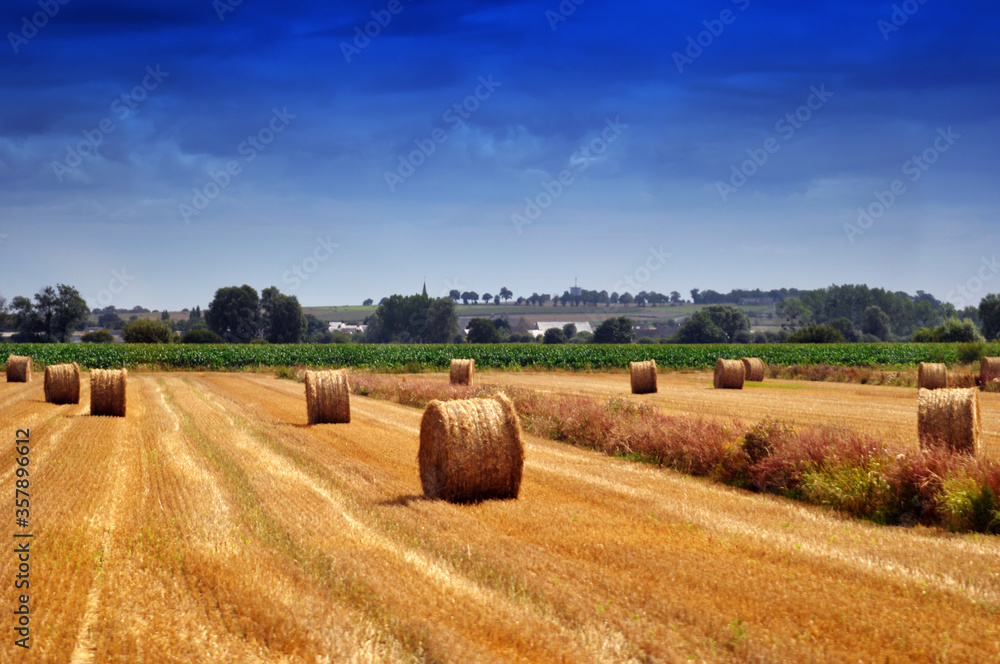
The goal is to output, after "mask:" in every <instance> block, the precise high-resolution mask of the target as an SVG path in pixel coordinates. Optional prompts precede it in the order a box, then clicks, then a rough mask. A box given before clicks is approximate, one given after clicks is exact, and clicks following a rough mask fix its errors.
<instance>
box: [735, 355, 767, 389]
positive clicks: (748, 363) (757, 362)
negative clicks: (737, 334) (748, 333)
mask: <svg viewBox="0 0 1000 664" xmlns="http://www.w3.org/2000/svg"><path fill="white" fill-rule="evenodd" d="M740 362H742V363H743V372H744V378H745V379H746V380H752V381H753V382H755V383H760V382H763V380H764V374H765V373H766V372H767V365H766V364H764V360H762V359H760V358H759V357H744V358H743V359H742V360H740Z"/></svg>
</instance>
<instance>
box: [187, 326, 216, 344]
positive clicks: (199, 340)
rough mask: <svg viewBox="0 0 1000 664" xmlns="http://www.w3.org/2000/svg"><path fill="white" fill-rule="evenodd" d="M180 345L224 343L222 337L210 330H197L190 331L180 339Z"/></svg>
mask: <svg viewBox="0 0 1000 664" xmlns="http://www.w3.org/2000/svg"><path fill="white" fill-rule="evenodd" d="M181 343H182V344H221V343H225V341H223V339H222V337H220V336H219V335H218V334H216V333H215V332H212V331H211V330H205V329H199V330H191V331H190V332H187V333H186V334H185V335H184V336H183V337H181Z"/></svg>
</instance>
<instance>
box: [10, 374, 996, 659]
mask: <svg viewBox="0 0 1000 664" xmlns="http://www.w3.org/2000/svg"><path fill="white" fill-rule="evenodd" d="M483 377H484V379H486V380H487V381H496V380H498V379H500V378H510V379H512V381H513V380H514V379H518V380H520V381H521V382H528V383H536V384H535V385H534V386H536V387H540V386H542V385H544V384H546V381H547V382H548V383H550V384H554V387H555V388H557V389H567V385H569V384H572V383H574V382H575V381H579V382H580V383H581V384H584V385H585V389H586V390H590V391H596V392H601V391H602V390H603V391H614V390H620V391H621V392H624V393H627V392H628V391H629V381H628V377H627V376H626V375H613V376H589V375H584V374H580V375H572V374H565V375H558V374H540V375H528V374H507V375H500V374H483ZM442 378H443V379H444V380H445V381H447V380H448V378H447V376H442ZM710 378H711V376H710V375H709V380H708V381H707V384H705V383H706V381H705V379H704V376H701V377H700V382H695V381H689V379H688V377H683V376H682V377H680V378H678V377H677V376H674V375H664V376H661V390H660V393H659V394H658V395H652V396H651V397H643V398H652V399H654V400H655V401H656V402H657V403H660V400H661V399H662V403H663V404H664V407H668V400H673V399H675V398H677V396H676V393H679V394H680V395H681V396H680V398H679V399H680V400H679V402H678V403H677V405H676V406H674V408H681V409H685V408H686V409H690V410H692V411H695V410H698V409H700V408H702V407H706V408H707V407H708V406H707V404H710V403H712V402H713V400H714V401H715V402H719V401H720V400H721V401H722V403H724V404H735V403H737V402H736V401H729V400H733V399H739V398H757V397H760V398H763V397H764V396H765V395H767V394H769V393H768V392H764V391H763V390H764V388H755V387H754V388H748V389H746V390H744V391H742V392H733V393H732V394H730V393H729V392H728V391H727V392H726V393H722V391H714V390H712V388H711V380H710ZM776 382H778V381H771V382H769V383H767V384H766V385H768V386H769V387H768V388H767V389H770V390H772V392H771V393H770V394H776V395H777V396H778V397H781V399H777V400H776V402H777V403H778V404H780V405H781V407H782V408H783V409H784V410H785V411H786V412H789V413H792V414H802V413H804V412H805V411H804V410H803V406H802V404H801V403H799V402H796V401H794V399H793V397H796V395H797V392H796V391H795V390H791V389H788V390H782V389H781V388H780V387H775V386H774V383H776ZM664 383H666V385H664ZM837 387H842V386H837ZM843 387H847V388H848V389H847V390H844V391H843V394H844V395H851V394H853V393H854V392H852V390H855V391H856V390H857V386H853V387H852V386H843ZM12 388H13V389H12ZM664 388H666V389H664ZM89 389H90V388H89V381H87V380H85V381H82V386H81V392H82V394H81V399H80V402H79V403H77V404H67V405H61V406H56V405H53V404H47V403H45V400H44V395H43V389H42V384H41V381H34V382H32V383H27V384H11V385H4V386H3V387H2V389H0V408H2V410H0V420H2V422H3V426H4V430H5V431H8V432H9V434H10V435H8V436H6V440H5V442H4V443H3V444H4V445H5V446H6V447H7V449H5V450H4V451H3V453H2V455H0V476H2V477H4V478H5V480H4V482H5V486H11V477H12V475H13V472H14V465H13V459H14V454H13V450H12V449H11V448H12V447H13V445H14V442H13V435H12V434H13V432H14V430H15V429H16V428H25V427H30V428H31V441H32V446H33V447H32V452H31V454H32V460H31V468H32V472H33V474H32V476H31V480H32V485H31V486H32V517H31V519H32V529H33V531H34V532H35V534H36V539H35V540H34V542H33V544H32V567H31V602H32V614H31V616H32V618H31V620H32V622H31V624H32V627H33V631H32V648H31V650H30V651H29V652H24V653H22V652H20V649H18V652H16V653H15V652H14V649H13V647H12V646H11V645H10V644H9V643H8V644H5V645H4V646H3V647H2V648H0V661H14V660H15V659H16V661H32V662H90V661H95V662H140V661H145V662H187V661H198V662H310V663H312V662H455V663H462V664H465V663H470V662H475V663H479V662H553V663H554V662H567V663H575V662H687V661H697V662H858V661H862V662H935V661H941V662H944V661H947V662H995V661H1000V659H998V653H1000V538H997V537H992V536H981V535H980V536H975V535H969V536H958V535H949V534H945V533H941V532H939V531H936V530H928V529H921V528H918V529H903V528H887V527H879V526H875V525H872V524H868V523H863V522H857V521H851V520H847V519H844V518H841V517H839V516H837V515H835V514H832V513H830V512H827V511H824V510H822V509H819V508H813V507H808V506H804V505H802V504H797V503H793V502H790V501H786V500H783V499H779V498H774V497H768V496H760V495H750V494H746V493H742V492H739V491H735V490H732V489H728V488H725V487H721V486H717V485H713V484H710V483H708V482H705V481H701V480H695V479H691V478H688V477H684V476H681V475H678V474H675V473H672V472H669V471H663V470H658V469H656V468H653V467H650V466H647V465H642V464H636V463H631V462H627V461H622V460H618V459H612V458H609V457H606V456H603V455H600V454H597V453H593V452H589V451H585V450H580V449H576V448H572V447H568V446H565V445H562V444H559V443H555V442H551V441H547V440H542V439H539V438H536V437H534V436H531V435H527V434H525V435H523V438H522V441H523V444H524V448H525V461H524V472H523V480H522V483H521V486H520V495H519V498H518V499H517V500H511V501H488V502H484V503H479V504H472V505H454V504H450V503H447V502H444V501H429V500H424V499H423V498H422V490H421V483H420V477H419V473H418V467H417V450H418V446H419V430H420V422H421V416H422V412H421V411H420V410H419V409H416V408H410V407H406V406H399V405H395V404H391V403H387V402H381V401H376V400H372V399H368V398H364V397H357V396H356V397H354V398H353V399H352V404H351V410H352V418H351V423H350V424H336V425H333V424H331V425H316V426H308V423H307V414H306V409H305V407H304V402H303V400H304V396H303V389H302V385H301V384H300V383H296V382H293V381H290V380H279V379H277V378H274V377H271V376H268V375H263V374H222V373H211V374H197V373H164V374H155V373H133V374H131V375H130V376H129V381H128V384H127V388H126V389H127V400H128V404H129V405H128V417H127V418H94V417H89V415H88V406H87V403H88V402H89V396H90V395H89ZM883 390H885V388H883ZM904 391H905V392H906V394H907V395H908V399H909V404H908V403H907V402H906V401H904V400H903V399H902V398H900V399H898V400H896V398H895V396H894V395H895V392H893V391H892V390H888V391H883V392H880V394H886V395H889V396H887V397H886V398H885V399H884V400H883V401H884V404H883V406H885V405H889V406H891V408H890V409H889V410H890V414H889V417H890V418H891V417H896V415H894V414H893V413H894V412H895V409H898V410H899V411H900V412H902V411H903V410H907V411H908V412H910V413H911V416H912V419H913V429H914V432H913V433H914V436H915V434H916V410H915V409H916V405H915V396H914V393H913V390H912V389H910V390H904ZM833 392H836V393H839V392H837V391H833ZM616 393H617V392H616ZM699 395H701V396H699ZM835 396H836V394H831V395H825V393H824V392H823V391H814V392H813V393H812V398H813V399H814V400H816V401H817V402H818V406H817V407H818V408H819V409H820V410H822V409H824V408H828V406H827V405H823V404H824V403H827V401H832V400H833V399H834V397H835ZM983 396H984V397H985V396H992V395H983ZM790 399H792V402H791V404H789V400H790ZM856 401H857V402H858V403H859V404H861V403H866V402H867V403H872V402H873V401H874V400H873V399H872V398H871V396H869V397H867V398H862V397H857V399H856ZM984 402H985V403H984V418H985V419H986V420H987V421H989V419H990V417H991V416H990V415H989V412H990V411H989V407H990V402H989V401H988V400H984ZM993 405H994V406H995V404H993ZM910 406H912V407H910ZM729 407H730V406H729V405H725V406H715V411H719V410H725V409H726V408H729ZM772 407H773V406H772ZM753 409H765V406H764V402H763V401H762V402H760V403H757V402H754V403H753V405H752V406H747V407H746V408H743V410H753ZM736 410H740V409H738V408H737V409H736ZM994 412H995V409H994ZM719 414H722V413H719ZM776 414H781V413H780V412H779V413H776ZM815 416H816V417H820V415H819V411H817V413H816V415H815ZM988 428H989V427H988V426H987V429H988ZM7 509H8V511H9V512H12V506H9V507H8V508H7ZM8 517H9V519H8V522H9V523H10V522H12V518H13V514H8ZM15 564H16V563H15V559H14V556H13V555H10V554H7V555H4V556H2V557H0V575H2V578H4V579H8V580H9V579H13V578H14V575H15V568H14V566H15ZM8 595H9V596H12V595H13V589H8ZM9 618H10V616H9V615H8V620H9Z"/></svg>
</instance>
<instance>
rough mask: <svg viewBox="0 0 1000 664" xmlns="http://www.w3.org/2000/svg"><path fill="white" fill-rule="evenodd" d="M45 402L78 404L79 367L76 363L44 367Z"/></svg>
mask: <svg viewBox="0 0 1000 664" xmlns="http://www.w3.org/2000/svg"><path fill="white" fill-rule="evenodd" d="M45 401H47V402H48V403H56V404H64V403H80V367H79V365H77V363H76V362H73V363H72V364H53V365H50V366H47V367H45Z"/></svg>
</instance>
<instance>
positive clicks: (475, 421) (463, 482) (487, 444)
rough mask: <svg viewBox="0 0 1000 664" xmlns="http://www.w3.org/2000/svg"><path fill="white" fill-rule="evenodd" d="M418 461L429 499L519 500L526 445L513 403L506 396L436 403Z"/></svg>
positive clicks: (423, 425) (425, 423)
mask: <svg viewBox="0 0 1000 664" xmlns="http://www.w3.org/2000/svg"><path fill="white" fill-rule="evenodd" d="M417 459H418V461H419V463H420V483H421V484H422V485H423V488H424V495H426V496H427V497H428V498H442V499H444V500H447V501H451V502H457V503H467V502H476V501H480V500H489V499H492V498H517V494H518V491H519V490H520V487H521V470H522V468H523V466H524V446H523V445H522V444H521V425H520V421H519V420H518V417H517V413H516V412H515V411H514V404H513V402H511V400H510V399H509V398H507V396H506V395H505V394H499V395H497V396H496V397H495V398H493V399H462V400H457V401H437V400H435V401H432V402H430V403H429V404H428V405H427V409H426V410H425V411H424V416H423V419H422V420H421V421H420V451H419V453H418V455H417Z"/></svg>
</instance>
